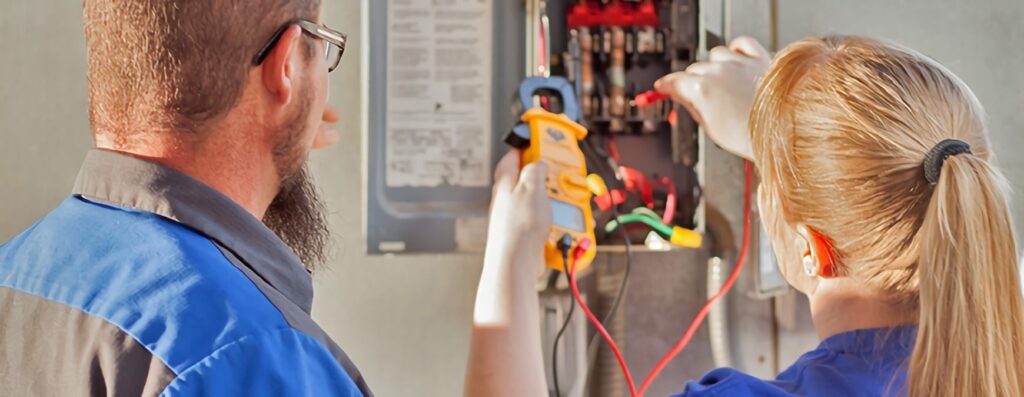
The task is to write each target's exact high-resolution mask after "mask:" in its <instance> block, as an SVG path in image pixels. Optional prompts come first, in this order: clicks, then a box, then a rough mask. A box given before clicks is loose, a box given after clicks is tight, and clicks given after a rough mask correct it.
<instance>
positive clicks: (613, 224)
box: [604, 211, 672, 238]
mask: <svg viewBox="0 0 1024 397" xmlns="http://www.w3.org/2000/svg"><path fill="white" fill-rule="evenodd" d="M632 223H643V224H646V225H647V226H650V227H651V228H652V229H654V230H655V231H657V232H658V233H661V235H662V236H664V237H666V238H672V227H671V226H668V225H666V224H664V223H662V222H661V220H660V219H655V218H654V217H651V216H650V215H648V214H645V213H643V211H641V212H639V213H637V212H634V213H629V214H624V215H619V217H618V218H616V219H614V220H612V221H610V222H608V224H607V225H605V227H604V230H605V232H607V233H611V232H614V231H615V229H618V228H619V225H620V224H622V225H628V224H632Z"/></svg>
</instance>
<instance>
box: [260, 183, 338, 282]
mask: <svg viewBox="0 0 1024 397" xmlns="http://www.w3.org/2000/svg"><path fill="white" fill-rule="evenodd" d="M263 223H264V224H265V225H267V227H268V228H270V230H272V231H273V232H274V234H277V236H278V237H279V238H281V240H282V241H284V243H285V244H287V245H288V247H290V248H291V249H292V252H294V253H295V255H296V256H298V257H299V260H301V261H302V263H303V264H304V265H305V266H306V269H307V270H309V271H310V272H313V271H315V270H318V269H319V268H320V267H321V266H322V265H324V263H326V262H327V244H328V242H329V241H330V230H329V229H328V227H327V217H326V216H325V210H324V205H323V201H322V200H321V199H320V195H319V194H318V193H317V190H316V187H315V186H314V185H313V179H312V178H311V177H310V176H309V172H308V168H307V167H306V166H305V165H302V167H301V168H299V170H298V171H297V172H295V173H294V174H292V175H290V176H288V177H287V178H285V179H284V180H283V181H281V191H280V192H279V193H278V194H277V196H276V197H274V201H273V202H272V203H271V204H270V207H269V208H267V212H266V214H265V215H264V216H263Z"/></svg>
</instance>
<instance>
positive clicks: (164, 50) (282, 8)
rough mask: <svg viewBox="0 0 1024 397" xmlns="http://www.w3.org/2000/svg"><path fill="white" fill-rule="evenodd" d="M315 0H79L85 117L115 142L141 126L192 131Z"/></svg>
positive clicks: (230, 101) (210, 117) (224, 106)
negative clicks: (264, 48)
mask: <svg viewBox="0 0 1024 397" xmlns="http://www.w3.org/2000/svg"><path fill="white" fill-rule="evenodd" d="M319 8H320V0H84V19H85V38H86V44H87V47H88V57H89V62H88V63H89V65H88V79H89V122H90V124H91V125H92V128H93V132H94V133H95V134H97V135H108V134H112V135H113V136H110V137H109V138H112V139H113V140H114V142H115V143H116V144H118V145H125V144H126V142H127V141H128V140H129V137H130V136H131V135H132V134H133V133H134V132H136V131H141V130H153V129H156V130H171V131H188V132H192V133H200V132H201V131H202V129H203V127H204V126H206V125H208V124H209V123H211V122H214V121H216V120H218V119H219V118H220V117H222V116H224V115H225V114H226V113H227V112H228V111H229V110H230V109H232V108H233V107H234V106H235V104H236V102H237V101H238V99H239V97H240V96H241V93H242V89H243V87H244V83H245V81H246V77H247V74H248V72H249V68H251V67H252V62H253V57H254V56H255V55H256V53H257V52H259V50H260V49H261V47H262V46H263V45H264V44H266V42H267V41H268V40H270V38H271V37H272V36H273V34H274V33H275V31H276V30H277V29H279V28H280V27H281V26H283V25H284V24H285V23H287V22H288V21H289V20H292V19H295V18H304V19H309V20H316V18H317V14H318V12H319Z"/></svg>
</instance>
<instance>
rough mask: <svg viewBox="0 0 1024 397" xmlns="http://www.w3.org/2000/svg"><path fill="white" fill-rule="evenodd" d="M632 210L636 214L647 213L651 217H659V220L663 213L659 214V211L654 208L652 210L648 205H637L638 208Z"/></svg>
mask: <svg viewBox="0 0 1024 397" xmlns="http://www.w3.org/2000/svg"><path fill="white" fill-rule="evenodd" d="M632 212H633V213H634V214H642V215H647V216H649V217H651V218H654V219H658V220H660V219H661V215H658V213H657V212H654V210H652V209H650V208H647V207H636V208H634V209H633V211H632Z"/></svg>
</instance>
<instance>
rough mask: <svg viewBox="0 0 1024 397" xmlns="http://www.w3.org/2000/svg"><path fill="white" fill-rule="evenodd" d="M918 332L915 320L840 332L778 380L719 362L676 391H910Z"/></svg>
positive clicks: (690, 396)
mask: <svg viewBox="0 0 1024 397" xmlns="http://www.w3.org/2000/svg"><path fill="white" fill-rule="evenodd" d="M916 336H917V327H916V326H904V327H895V328H876V329H865V330H857V331H852V332H846V333H842V334H838V335H835V336H832V337H829V338H828V339H825V341H823V342H821V344H820V345H819V346H818V348H816V349H814V350H811V351H810V352H807V353H806V354H804V355H803V356H801V357H800V358H799V359H797V361H796V363H795V364H793V366H791V367H789V368H788V369H786V370H785V371H783V372H782V373H781V374H779V376H778V377H776V378H775V380H770V381H766V380H761V379H757V378H755V377H753V376H750V375H747V374H744V373H742V372H740V371H737V370H735V369H731V368H719V369H716V370H714V371H711V372H709V373H708V374H707V375H704V377H703V378H702V379H701V380H700V381H691V382H689V383H687V384H686V390H685V391H683V393H681V394H678V395H677V396H678V397H710V396H768V397H775V396H779V397H781V396H829V397H840V396H895V395H906V390H904V386H905V384H906V380H907V367H906V364H907V362H908V361H909V359H910V354H911V353H912V352H913V351H914V340H915V338H916Z"/></svg>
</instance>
